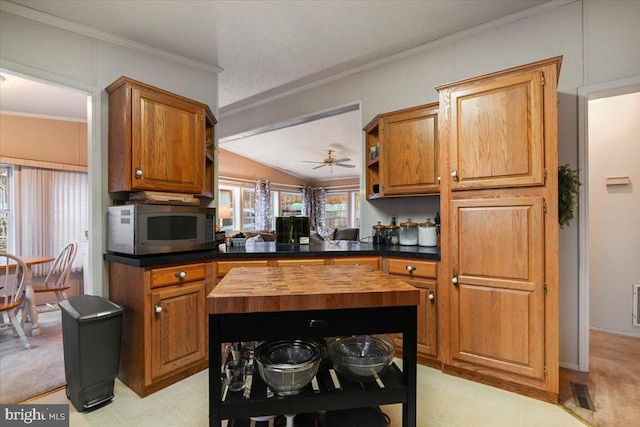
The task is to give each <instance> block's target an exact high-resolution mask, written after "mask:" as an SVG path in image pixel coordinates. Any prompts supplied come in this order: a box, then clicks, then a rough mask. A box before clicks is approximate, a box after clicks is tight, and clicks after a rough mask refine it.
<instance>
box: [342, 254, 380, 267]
mask: <svg viewBox="0 0 640 427" xmlns="http://www.w3.org/2000/svg"><path fill="white" fill-rule="evenodd" d="M333 265H368V266H371V267H373V268H376V269H378V268H380V258H379V257H346V258H334V259H333Z"/></svg>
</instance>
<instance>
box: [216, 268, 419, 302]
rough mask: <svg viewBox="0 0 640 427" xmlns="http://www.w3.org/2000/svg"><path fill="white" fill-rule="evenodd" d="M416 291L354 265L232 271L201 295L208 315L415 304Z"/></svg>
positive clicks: (416, 300) (404, 284) (237, 269)
mask: <svg viewBox="0 0 640 427" xmlns="http://www.w3.org/2000/svg"><path fill="white" fill-rule="evenodd" d="M419 299H420V291H418V289H416V288H414V287H413V286H411V285H409V284H407V283H405V282H403V281H402V280H400V279H395V278H392V277H391V276H389V275H388V274H386V273H383V272H382V271H379V270H376V269H374V268H372V267H368V266H359V265H319V266H303V267H300V266H296V267H251V268H247V267H235V268H232V269H231V271H230V272H229V273H228V274H227V275H226V276H225V277H224V278H223V279H222V280H221V281H220V283H218V285H217V286H216V287H215V288H214V289H213V290H212V291H211V293H210V294H209V295H208V296H207V312H208V313H209V314H225V313H257V312H280V311H303V310H328V309H340V308H366V307H389V306H409V305H418V304H419Z"/></svg>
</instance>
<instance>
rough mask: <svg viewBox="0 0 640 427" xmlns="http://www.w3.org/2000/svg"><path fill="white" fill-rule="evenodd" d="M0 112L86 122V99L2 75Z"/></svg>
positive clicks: (36, 83) (33, 81) (80, 95)
mask: <svg viewBox="0 0 640 427" xmlns="http://www.w3.org/2000/svg"><path fill="white" fill-rule="evenodd" d="M2 77H4V81H2V82H0V111H3V112H9V113H21V114H29V115H32V116H45V117H49V118H56V119H58V120H72V121H86V120H87V95H86V94H82V93H79V92H76V91H74V90H71V89H69V88H64V87H60V86H54V85H52V84H49V83H42V82H37V81H35V80H28V79H24V78H22V77H18V76H15V75H13V74H9V73H7V72H3V73H2Z"/></svg>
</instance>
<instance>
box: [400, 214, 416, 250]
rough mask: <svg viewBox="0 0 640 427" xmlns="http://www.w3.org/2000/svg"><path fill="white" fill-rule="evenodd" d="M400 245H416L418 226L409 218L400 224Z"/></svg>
mask: <svg viewBox="0 0 640 427" xmlns="http://www.w3.org/2000/svg"><path fill="white" fill-rule="evenodd" d="M400 244H401V245H407V246H415V245H417V244H418V224H417V223H415V222H413V221H411V218H407V221H406V222H402V223H400Z"/></svg>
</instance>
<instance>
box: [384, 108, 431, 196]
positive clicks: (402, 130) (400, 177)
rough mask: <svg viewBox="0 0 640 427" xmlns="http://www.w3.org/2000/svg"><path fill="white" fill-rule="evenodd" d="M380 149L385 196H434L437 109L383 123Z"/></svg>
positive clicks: (409, 113) (392, 117)
mask: <svg viewBox="0 0 640 427" xmlns="http://www.w3.org/2000/svg"><path fill="white" fill-rule="evenodd" d="M383 123H384V126H383V129H384V139H383V140H382V143H381V145H380V153H381V154H380V156H381V167H382V182H383V188H382V190H381V191H382V192H383V193H384V195H385V196H400V195H418V194H430V193H437V192H438V109H437V107H435V108H434V107H431V108H421V109H418V110H413V111H406V112H400V113H398V114H393V115H389V116H386V117H385V118H384V119H383Z"/></svg>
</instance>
